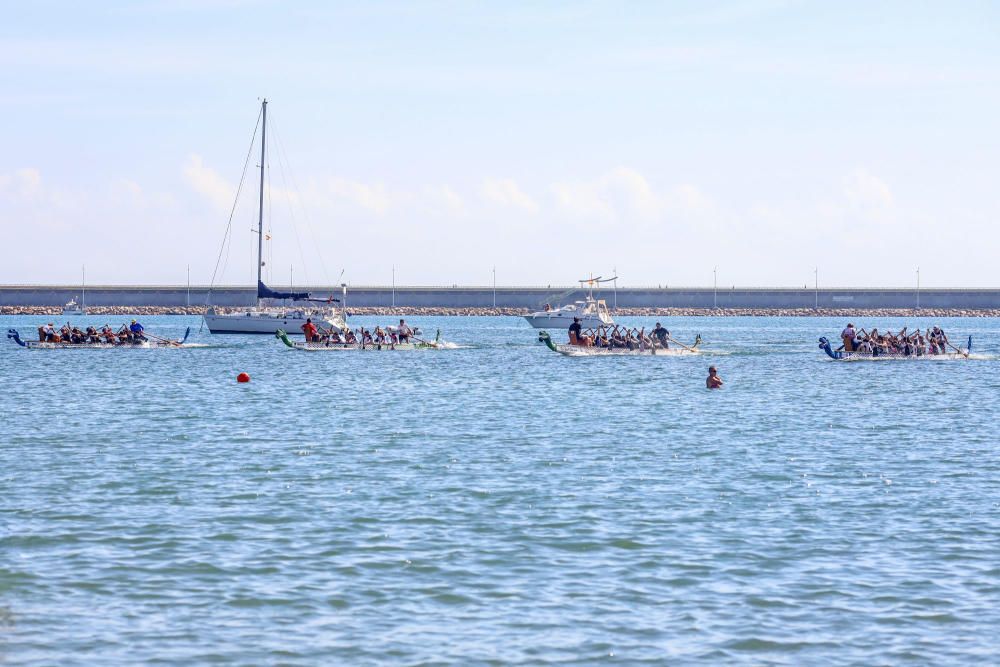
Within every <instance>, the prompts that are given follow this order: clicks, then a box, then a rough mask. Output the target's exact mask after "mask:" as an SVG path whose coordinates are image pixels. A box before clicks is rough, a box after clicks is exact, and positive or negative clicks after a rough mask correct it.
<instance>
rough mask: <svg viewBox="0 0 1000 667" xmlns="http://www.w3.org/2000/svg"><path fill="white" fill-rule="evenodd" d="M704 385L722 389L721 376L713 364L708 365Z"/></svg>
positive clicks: (709, 387)
mask: <svg viewBox="0 0 1000 667" xmlns="http://www.w3.org/2000/svg"><path fill="white" fill-rule="evenodd" d="M705 387H707V388H708V389H722V378H720V377H719V374H718V371H716V370H715V366H709V367H708V377H707V378H705Z"/></svg>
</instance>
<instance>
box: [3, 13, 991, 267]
mask: <svg viewBox="0 0 1000 667" xmlns="http://www.w3.org/2000/svg"><path fill="white" fill-rule="evenodd" d="M998 19H1000V5H997V4H996V3H985V2H983V3H977V2H965V3H961V4H952V5H948V4H945V3H919V2H880V3H860V2H858V3H818V2H809V3H806V2H801V3H800V2H774V1H747V2H672V3H642V2H636V3H613V2H574V3H457V2H455V3H452V2H428V3H402V2H400V3H351V4H347V3H321V2H316V3H307V2H300V3H272V2H264V1H260V2H252V1H248V2H242V1H239V0H230V1H227V0H218V1H214V2H213V1H205V2H196V1H194V0H191V1H187V0H174V1H162V2H149V3H121V4H116V3H87V4H81V3H21V4H16V5H15V4H11V5H9V6H7V7H6V8H5V20H4V21H3V23H2V24H0V65H2V66H0V84H2V85H0V103H2V107H3V109H4V120H3V130H2V134H0V136H2V137H3V139H4V140H3V145H4V150H3V152H2V157H0V226H2V231H3V236H4V238H5V239H7V240H8V242H7V243H5V244H3V245H2V247H0V283H24V282H67V281H74V280H77V277H78V276H79V272H80V266H81V265H82V264H86V265H87V273H88V282H95V283H123V282H138V283H179V282H183V280H184V279H185V271H186V267H187V265H189V264H190V266H191V275H192V280H194V281H195V282H205V281H207V280H209V279H210V278H211V276H212V271H213V268H214V266H215V260H216V256H217V255H218V253H219V248H220V245H221V243H222V239H223V235H224V230H225V228H226V223H227V219H228V212H229V207H230V206H231V202H232V198H233V193H234V191H235V186H236V183H237V182H238V181H239V177H240V172H241V168H242V163H243V159H244V157H245V155H246V152H247V148H248V145H249V139H250V134H251V131H252V129H253V125H254V122H255V119H256V116H257V111H258V104H259V102H258V99H259V98H260V97H262V96H265V95H266V96H267V97H268V99H269V100H270V102H271V103H270V105H269V112H270V113H269V115H270V117H271V118H272V119H273V121H274V122H273V123H272V124H271V126H270V128H271V129H274V130H275V133H272V134H276V136H277V138H278V139H279V140H280V150H279V146H278V145H277V144H276V143H274V142H272V143H270V146H269V149H270V150H271V155H272V159H271V160H269V164H270V169H271V172H270V173H271V188H272V190H271V196H270V206H269V210H270V213H271V215H270V218H269V219H270V223H269V225H270V229H271V230H272V237H273V241H272V242H271V243H270V244H269V246H270V247H269V250H268V266H267V270H268V271H270V278H271V280H272V281H273V282H276V283H287V282H288V280H289V273H290V269H291V267H293V266H294V276H295V282H296V283H300V282H305V281H306V280H308V281H309V282H312V283H316V282H327V281H336V280H337V279H338V276H339V275H340V273H341V271H343V272H344V279H346V280H348V281H349V282H352V283H355V284H362V283H364V284H371V283H386V282H388V281H389V280H390V277H391V271H392V266H394V265H395V267H396V275H397V282H399V283H401V284H428V285H434V284H452V283H466V284H468V283H473V284H486V283H488V282H489V281H490V280H492V274H491V270H492V267H493V266H494V265H496V267H497V280H498V282H499V283H501V284H522V285H537V284H557V283H570V282H572V281H573V280H575V279H576V278H578V277H581V276H583V275H586V274H587V273H589V272H595V273H601V274H604V275H607V274H609V273H610V272H611V270H612V269H613V268H615V267H617V269H618V272H619V274H620V275H621V276H622V282H623V283H624V284H631V285H655V284H668V285H706V284H710V283H711V280H712V268H713V267H714V266H718V267H719V268H718V273H719V281H720V283H722V284H738V285H782V286H784V285H798V284H805V283H809V284H811V283H812V280H813V269H814V268H815V267H819V276H820V283H821V284H825V285H838V286H851V285H887V286H888V285H910V284H912V283H914V282H915V271H916V267H917V266H920V267H921V278H922V284H924V285H926V286H997V284H998V282H1000V281H998V280H997V275H996V271H995V269H994V268H993V267H994V263H995V260H994V257H995V255H996V251H997V249H998V247H1000V246H998V241H1000V231H997V229H998V226H997V224H996V223H997V221H998V218H1000V200H998V195H997V192H998V188H997V183H998V182H1000V178H998V177H1000V164H998V157H997V156H998V155H1000V150H998V149H1000V132H998V130H1000V120H998V119H1000V85H998V84H1000V58H998V56H1000V21H998ZM279 155H280V156H281V158H282V160H281V161H280V162H281V164H279V161H278V159H277V158H278V156H279ZM254 164H256V161H253V162H252V164H251V166H253V165H254ZM255 187H256V184H255V183H251V187H250V189H249V191H248V193H247V195H249V196H244V197H242V198H241V200H240V205H239V206H238V209H237V215H236V217H235V220H234V224H233V230H234V233H233V242H232V246H231V248H230V249H229V251H228V254H227V256H228V260H227V261H226V263H225V264H226V268H225V271H224V272H222V275H220V276H219V277H218V280H219V281H221V282H223V283H227V284H240V283H249V282H250V281H251V275H252V272H253V259H252V257H251V248H252V244H253V238H252V235H251V233H250V227H251V226H252V225H253V215H254V200H253V193H254V190H255Z"/></svg>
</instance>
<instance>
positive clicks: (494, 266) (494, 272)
mask: <svg viewBox="0 0 1000 667" xmlns="http://www.w3.org/2000/svg"><path fill="white" fill-rule="evenodd" d="M496 307H497V266H496V264H494V265H493V308H494V309H495V308H496Z"/></svg>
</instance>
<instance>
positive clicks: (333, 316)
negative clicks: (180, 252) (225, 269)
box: [204, 99, 347, 334]
mask: <svg viewBox="0 0 1000 667" xmlns="http://www.w3.org/2000/svg"><path fill="white" fill-rule="evenodd" d="M266 151H267V100H266V99H264V100H263V101H262V102H261V133H260V187H259V190H258V207H257V228H256V229H254V230H253V231H254V232H255V233H256V234H257V300H256V305H255V307H253V308H250V309H247V310H243V311H241V312H236V313H222V312H219V311H218V310H217V309H216V308H214V307H210V308H209V309H208V311H207V312H206V313H205V316H204V318H205V324H206V325H207V326H208V330H209V331H210V332H212V333H268V334H273V333H274V332H275V331H276V330H278V329H284V330H286V331H295V330H297V329H298V328H300V327H301V326H302V325H303V324H305V322H306V320H307V319H311V320H312V321H313V323H314V324H316V325H317V326H319V327H324V328H336V329H338V330H343V329H345V328H346V327H347V323H346V321H345V320H344V316H343V314H342V313H341V312H338V311H337V308H336V307H335V306H334V305H333V304H334V303H335V302H336V303H340V299H335V298H333V296H332V295H331V296H329V297H326V298H314V297H313V296H312V295H311V294H310V293H308V292H292V291H287V292H284V291H279V290H275V289H272V288H270V287H268V286H267V285H265V284H264V280H263V267H264V188H265V173H264V169H265V165H266V164H267V161H266V158H267V152H266ZM237 197H239V190H237ZM227 234H228V230H227ZM268 238H270V237H268ZM224 243H225V242H224ZM213 280H214V279H213ZM343 291H344V293H345V295H346V291H347V289H346V287H344V288H343ZM264 299H277V300H289V301H292V302H296V301H304V302H309V303H312V304H315V303H323V304H326V307H323V308H318V307H316V306H308V307H293V308H276V307H265V306H264V305H263V303H262V302H263V300H264Z"/></svg>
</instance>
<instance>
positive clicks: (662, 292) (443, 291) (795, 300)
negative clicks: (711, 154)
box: [0, 285, 1000, 314]
mask: <svg viewBox="0 0 1000 667" xmlns="http://www.w3.org/2000/svg"><path fill="white" fill-rule="evenodd" d="M295 289H296V290H301V291H308V292H310V293H312V294H314V295H317V296H320V295H322V296H327V295H332V296H334V297H335V298H338V299H344V300H345V301H346V305H347V308H348V309H349V310H351V311H352V312H361V309H364V308H390V309H393V311H394V312H405V311H403V310H401V309H406V308H430V309H435V310H438V311H441V312H451V311H452V310H455V309H466V310H464V311H461V312H459V311H456V313H455V314H476V313H475V312H473V311H476V312H478V311H487V310H488V311H493V312H511V313H514V314H520V313H522V312H527V311H529V310H538V309H540V308H541V307H542V306H543V305H544V304H546V303H548V304H551V305H552V306H557V305H560V304H565V303H569V302H572V301H574V300H578V299H582V298H584V297H585V295H586V292H585V291H584V290H580V289H574V288H571V287H558V286H555V287H497V288H496V289H495V290H494V289H493V288H492V287H462V286H458V285H454V286H451V287H395V288H393V287H386V286H350V287H348V291H347V295H346V299H345V297H344V296H343V294H342V289H341V288H340V287H330V286H322V285H314V286H296V288H295ZM81 296H83V294H82V290H81V289H80V287H79V286H72V285H61V286H48V285H7V286H0V307H61V306H62V305H63V304H64V303H66V302H67V301H69V300H70V299H76V300H77V301H80V300H81ZM595 296H596V297H597V298H599V299H604V300H605V301H607V303H608V306H609V307H612V308H615V307H617V309H618V310H619V311H624V310H626V309H661V310H664V309H665V311H669V310H670V309H680V310H705V309H712V310H716V312H719V311H718V310H717V309H722V310H724V311H731V310H732V311H734V312H736V311H743V310H768V311H772V310H786V311H799V310H810V311H814V312H815V311H819V310H836V311H850V312H857V311H858V310H865V309H884V308H890V309H922V310H933V309H945V310H949V311H951V310H958V311H978V310H1000V290H998V289H925V290H916V289H889V288H886V289H878V288H871V289H858V288H821V289H808V288H804V289H793V288H741V287H727V288H725V289H721V288H720V289H713V288H711V287H708V288H703V287H698V288H682V287H669V288H668V287H628V288H620V289H617V290H611V289H604V290H600V291H598V292H595ZM255 300H256V292H255V290H254V289H253V288H250V287H231V286H230V287H226V286H224V287H216V288H214V289H212V290H211V291H210V290H209V288H208V287H207V286H191V287H190V288H188V287H187V286H141V285H139V286H110V285H95V286H90V287H87V290H86V304H87V306H88V307H91V308H102V307H109V308H120V307H124V308H129V309H135V308H145V307H157V308H165V309H169V312H188V311H190V310H191V309H198V308H203V307H204V306H205V305H206V304H209V303H211V304H213V305H215V306H217V307H224V308H245V307H247V306H249V305H251V304H253V303H254V302H255ZM130 312H141V311H134V310H130ZM191 312H200V311H191Z"/></svg>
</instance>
